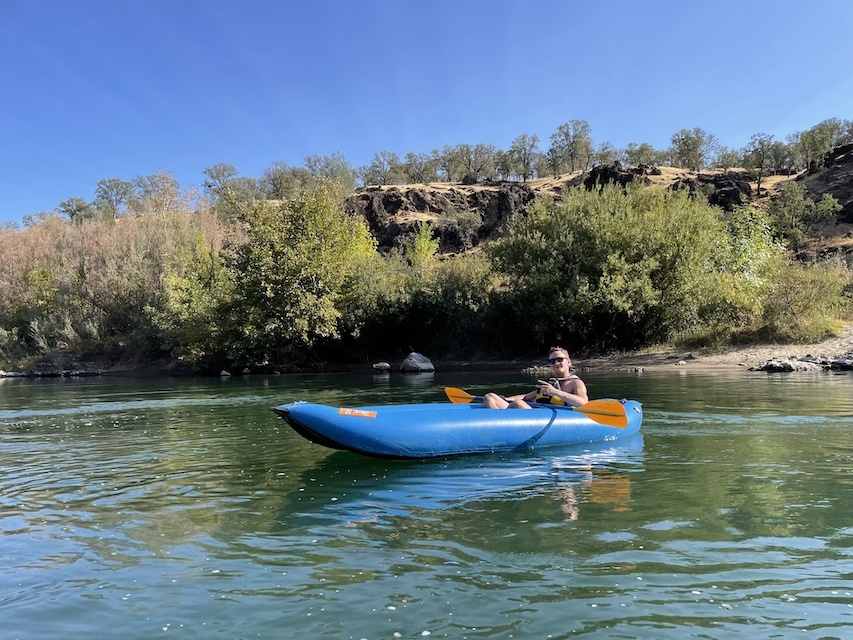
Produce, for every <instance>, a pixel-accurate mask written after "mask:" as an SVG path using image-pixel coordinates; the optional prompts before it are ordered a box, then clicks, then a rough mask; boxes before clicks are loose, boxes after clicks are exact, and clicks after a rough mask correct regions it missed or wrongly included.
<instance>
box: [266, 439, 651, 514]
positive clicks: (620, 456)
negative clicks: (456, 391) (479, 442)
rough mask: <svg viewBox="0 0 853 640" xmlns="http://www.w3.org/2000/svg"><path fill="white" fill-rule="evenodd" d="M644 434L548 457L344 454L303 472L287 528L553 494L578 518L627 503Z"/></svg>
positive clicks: (288, 508)
mask: <svg viewBox="0 0 853 640" xmlns="http://www.w3.org/2000/svg"><path fill="white" fill-rule="evenodd" d="M642 458H643V438H642V435H639V434H638V435H636V436H631V437H628V438H623V439H620V440H617V441H615V442H609V443H605V442H601V443H592V444H585V445H578V446H573V447H551V448H549V451H548V454H547V455H543V456H534V455H530V454H503V455H485V456H482V455H481V456H460V457H453V458H447V459H439V460H426V461H393V462H385V461H376V460H370V459H364V458H363V457H361V456H357V455H355V454H352V453H348V452H343V451H338V452H333V453H332V454H330V455H328V456H327V457H325V458H323V459H322V460H321V461H320V462H319V464H318V465H317V466H315V467H314V468H312V469H309V470H307V471H305V472H303V473H302V474H301V476H300V481H299V482H298V483H297V484H298V487H297V489H296V490H295V491H293V492H291V493H290V494H288V495H287V496H286V497H285V500H284V504H283V505H282V509H281V511H280V512H279V516H278V517H277V520H278V522H279V523H280V525H281V526H283V527H287V526H294V524H295V523H298V525H297V526H313V525H316V524H318V523H319V522H326V523H327V524H328V523H345V524H346V525H348V526H355V525H357V524H358V523H363V522H371V523H388V522H390V521H391V520H392V519H393V518H395V517H403V516H405V517H413V518H424V517H427V518H432V517H435V514H434V513H433V512H437V511H444V510H451V509H461V508H470V507H471V505H472V504H474V503H481V508H484V507H483V506H482V503H486V502H495V503H501V502H508V501H514V500H517V499H520V498H521V499H531V498H534V497H545V498H547V499H549V500H553V501H555V502H556V503H558V504H560V508H561V509H562V510H563V511H564V513H565V514H566V517H567V519H569V520H577V519H578V518H579V517H580V514H581V510H582V505H584V504H586V503H589V504H594V505H599V506H604V507H606V508H613V509H616V508H627V504H628V502H629V500H630V495H631V489H630V474H629V473H628V472H627V471H625V468H626V467H630V468H633V469H634V470H635V471H636V469H637V468H639V466H640V465H641V464H642Z"/></svg>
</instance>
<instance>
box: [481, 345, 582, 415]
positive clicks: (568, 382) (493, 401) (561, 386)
mask: <svg viewBox="0 0 853 640" xmlns="http://www.w3.org/2000/svg"><path fill="white" fill-rule="evenodd" d="M548 364H549V365H550V367H551V372H552V373H553V374H554V377H553V378H551V379H550V380H537V381H536V389H534V390H533V391H530V392H528V393H522V394H519V395H515V396H508V397H505V396H502V395H499V394H497V393H487V394H486V395H485V396H483V406H485V407H488V408H489V409H530V405H529V404H528V403H530V402H535V403H537V404H553V405H562V406H570V407H580V406H582V405H584V404H586V403H587V402H589V396H588V395H587V391H586V385H585V384H584V382H583V380H581V379H580V378H578V377H577V376H576V375H572V374H571V373H570V369H571V366H572V359H571V358H570V357H569V352H568V351H566V350H565V349H563V348H562V347H551V349H550V351H549V352H548Z"/></svg>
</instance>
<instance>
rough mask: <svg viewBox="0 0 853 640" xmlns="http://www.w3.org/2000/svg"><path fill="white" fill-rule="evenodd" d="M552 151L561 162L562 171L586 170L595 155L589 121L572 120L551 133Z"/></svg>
mask: <svg viewBox="0 0 853 640" xmlns="http://www.w3.org/2000/svg"><path fill="white" fill-rule="evenodd" d="M550 150H551V153H552V154H553V155H554V157H555V159H556V162H558V163H559V171H560V172H569V173H574V172H575V171H586V170H587V169H589V167H590V163H591V161H592V155H593V147H592V137H591V136H590V126H589V122H587V121H586V120H570V121H569V122H565V123H563V124H561V125H559V126H558V127H557V130H556V131H555V132H554V133H552V134H551V147H550Z"/></svg>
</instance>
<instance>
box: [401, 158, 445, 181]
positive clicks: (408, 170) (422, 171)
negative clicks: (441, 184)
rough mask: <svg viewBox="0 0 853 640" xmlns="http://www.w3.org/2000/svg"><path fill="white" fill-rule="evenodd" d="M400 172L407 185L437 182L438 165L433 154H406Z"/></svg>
mask: <svg viewBox="0 0 853 640" xmlns="http://www.w3.org/2000/svg"><path fill="white" fill-rule="evenodd" d="M402 170H403V175H404V176H405V179H406V182H407V183H409V184H414V183H423V184H426V183H428V182H437V181H438V163H437V160H436V157H435V154H427V153H407V154H406V158H405V160H403V166H402Z"/></svg>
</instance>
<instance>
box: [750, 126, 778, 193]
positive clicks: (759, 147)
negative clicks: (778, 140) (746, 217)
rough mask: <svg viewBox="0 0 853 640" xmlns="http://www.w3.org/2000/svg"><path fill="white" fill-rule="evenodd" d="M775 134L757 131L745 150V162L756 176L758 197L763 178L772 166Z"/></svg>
mask: <svg viewBox="0 0 853 640" xmlns="http://www.w3.org/2000/svg"><path fill="white" fill-rule="evenodd" d="M772 151H773V136H771V135H768V134H766V133H756V134H755V135H753V136H752V138H750V140H749V144H748V145H747V146H746V148H745V149H744V152H743V164H744V166H745V167H746V168H747V169H749V170H750V171H751V172H752V174H753V175H754V176H755V178H756V180H757V182H758V185H757V189H756V191H757V193H758V197H761V178H762V176H764V175H765V174H766V173H767V172H768V171H769V170H770V169H771V168H772V158H773V155H772Z"/></svg>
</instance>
